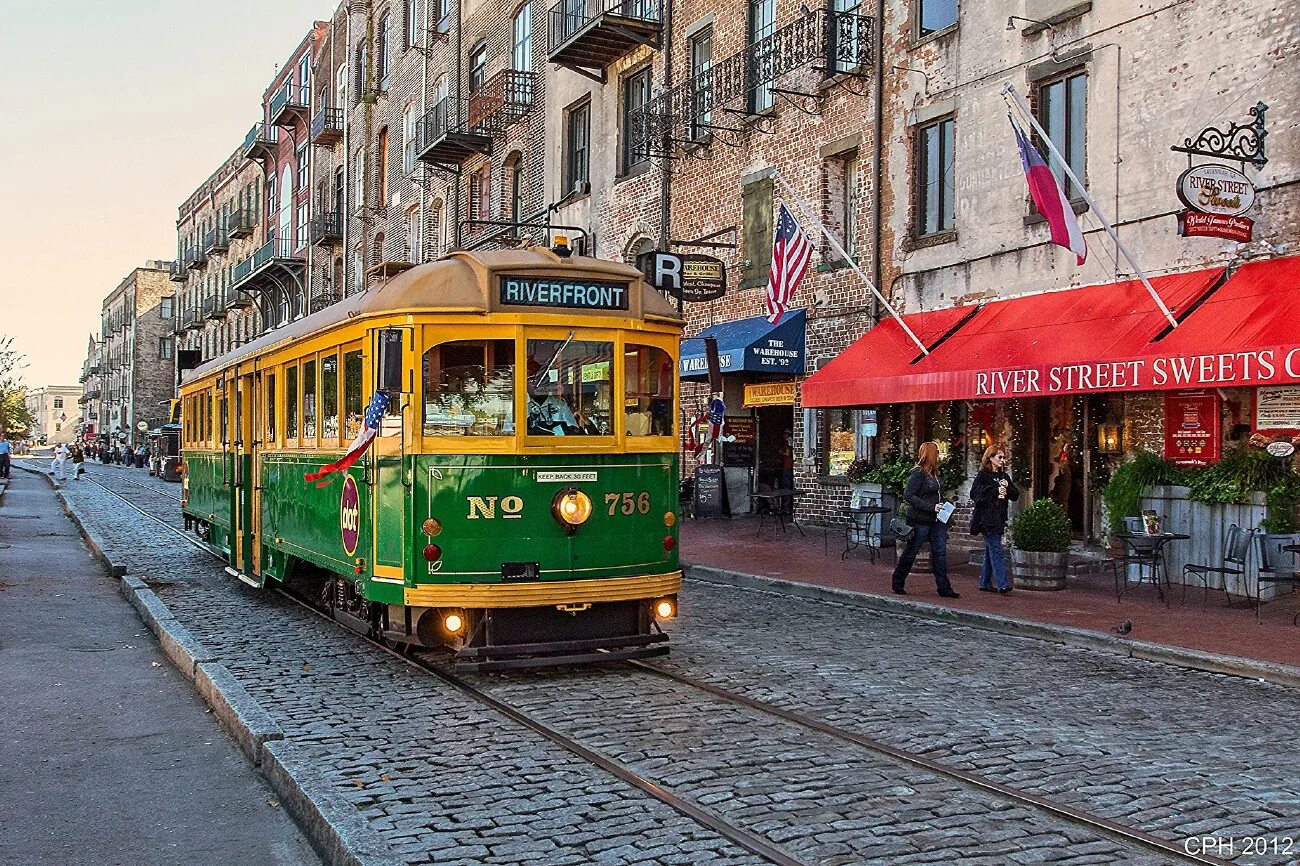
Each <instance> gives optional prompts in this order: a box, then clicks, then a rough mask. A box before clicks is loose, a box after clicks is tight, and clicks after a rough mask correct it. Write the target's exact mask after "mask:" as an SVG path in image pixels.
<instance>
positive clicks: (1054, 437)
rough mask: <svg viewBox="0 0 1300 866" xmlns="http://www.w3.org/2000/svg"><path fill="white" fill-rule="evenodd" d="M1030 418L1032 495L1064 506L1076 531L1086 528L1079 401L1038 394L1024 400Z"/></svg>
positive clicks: (1081, 425)
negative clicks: (1039, 395)
mask: <svg viewBox="0 0 1300 866" xmlns="http://www.w3.org/2000/svg"><path fill="white" fill-rule="evenodd" d="M1028 404H1029V412H1030V416H1031V419H1032V423H1031V429H1032V435H1031V444H1030V453H1031V455H1032V456H1031V470H1032V487H1033V492H1034V498H1035V499H1039V498H1042V497H1048V498H1050V499H1051V500H1052V501H1053V502H1055V503H1056V504H1057V505H1060V506H1061V507H1062V508H1064V509H1065V511H1066V513H1067V514H1069V515H1070V523H1071V525H1072V526H1073V527H1074V531H1075V533H1076V534H1082V533H1083V532H1084V530H1085V528H1086V526H1085V520H1084V514H1085V512H1086V510H1087V507H1088V497H1087V493H1086V490H1085V479H1084V473H1083V455H1084V448H1083V445H1084V442H1083V404H1082V401H1081V400H1080V399H1079V398H1076V397H1073V396H1065V397H1040V398H1035V399H1032V400H1029V401H1028Z"/></svg>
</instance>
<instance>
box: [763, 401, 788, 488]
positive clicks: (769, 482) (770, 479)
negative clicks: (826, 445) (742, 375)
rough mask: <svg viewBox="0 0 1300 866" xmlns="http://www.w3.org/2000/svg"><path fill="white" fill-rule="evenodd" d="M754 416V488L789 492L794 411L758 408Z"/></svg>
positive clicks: (766, 407)
mask: <svg viewBox="0 0 1300 866" xmlns="http://www.w3.org/2000/svg"><path fill="white" fill-rule="evenodd" d="M754 411H755V414H756V415H757V416H758V449H757V452H758V453H757V462H758V467H757V476H756V477H755V483H756V485H757V486H758V489H760V490H761V489H763V488H764V487H766V488H767V489H769V490H789V489H791V488H792V487H794V452H793V450H792V448H791V445H790V442H791V437H792V436H793V431H794V409H793V407H790V406H761V407H759V408H757V409H755V410H754Z"/></svg>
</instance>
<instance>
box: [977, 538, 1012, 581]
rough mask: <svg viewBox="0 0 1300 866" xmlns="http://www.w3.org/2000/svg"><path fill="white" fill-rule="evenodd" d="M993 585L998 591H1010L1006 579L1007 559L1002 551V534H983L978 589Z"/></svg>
mask: <svg viewBox="0 0 1300 866" xmlns="http://www.w3.org/2000/svg"><path fill="white" fill-rule="evenodd" d="M994 584H996V585H997V588H998V589H1010V588H1011V581H1010V580H1008V579H1007V557H1006V554H1005V553H1004V552H1003V550H1002V533H1000V532H986V533H984V567H983V568H981V569H980V589H988V588H989V587H990V586H993V585H994Z"/></svg>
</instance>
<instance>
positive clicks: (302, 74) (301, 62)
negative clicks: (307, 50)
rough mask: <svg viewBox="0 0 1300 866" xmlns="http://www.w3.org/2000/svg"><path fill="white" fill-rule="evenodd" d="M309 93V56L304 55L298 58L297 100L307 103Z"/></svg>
mask: <svg viewBox="0 0 1300 866" xmlns="http://www.w3.org/2000/svg"><path fill="white" fill-rule="evenodd" d="M309 93H311V56H310V55H307V54H304V55H303V56H302V57H299V58H298V98H299V99H301V100H302V101H303V102H306V101H307V95H308V94H309Z"/></svg>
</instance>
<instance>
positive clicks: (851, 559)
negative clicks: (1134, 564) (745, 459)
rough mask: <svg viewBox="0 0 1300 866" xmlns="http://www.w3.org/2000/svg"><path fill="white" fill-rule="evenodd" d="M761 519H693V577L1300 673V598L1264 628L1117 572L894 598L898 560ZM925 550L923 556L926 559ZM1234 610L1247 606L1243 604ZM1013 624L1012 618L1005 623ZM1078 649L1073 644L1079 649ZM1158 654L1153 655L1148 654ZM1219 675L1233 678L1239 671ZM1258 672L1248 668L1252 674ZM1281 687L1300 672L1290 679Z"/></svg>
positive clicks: (966, 573)
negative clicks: (999, 589) (1057, 584)
mask: <svg viewBox="0 0 1300 866" xmlns="http://www.w3.org/2000/svg"><path fill="white" fill-rule="evenodd" d="M757 529H758V520H757V518H736V519H732V520H685V521H683V522H682V528H681V551H682V554H681V555H682V561H683V563H684V564H688V565H689V566H692V567H698V568H696V569H695V572H694V573H695V575H696V576H701V577H705V576H708V575H709V574H711V573H712V574H714V575H715V576H717V575H719V574H726V573H730V574H737V573H738V576H745V575H752V576H757V577H759V578H771V579H775V580H777V581H789V582H790V583H793V584H797V585H803V586H807V587H819V588H824V589H828V590H832V591H847V592H850V593H854V594H857V595H858V596H859V597H860V598H861V599H863V600H864V601H868V602H871V603H872V604H873V606H881V607H887V608H889V609H893V610H899V611H901V612H908V613H914V614H917V615H920V616H930V617H937V618H943V619H950V620H957V621H963V622H966V623H967V624H970V625H977V626H985V627H990V628H994V629H996V630H999V631H1017V632H1022V633H1023V632H1025V631H1026V629H1024V628H1020V627H1019V626H1022V625H1032V626H1035V627H1036V628H1033V629H1031V631H1032V632H1033V633H1035V634H1036V635H1037V636H1042V637H1049V638H1053V639H1070V638H1073V637H1075V636H1077V634H1076V632H1078V631H1081V632H1086V633H1091V634H1092V635H1095V636H1096V637H1098V638H1100V639H1105V638H1106V636H1109V637H1110V638H1114V639H1115V640H1116V641H1117V642H1118V641H1126V642H1133V643H1134V646H1137V644H1138V643H1139V642H1141V643H1146V644H1155V645H1160V646H1163V647H1169V648H1175V649H1176V650H1191V651H1193V652H1192V653H1190V654H1187V655H1188V656H1189V658H1188V664H1189V666H1192V667H1202V666H1204V665H1201V664H1196V663H1194V662H1195V661H1196V660H1195V659H1192V658H1191V656H1195V655H1196V654H1197V653H1208V654H1212V655H1215V656H1232V657H1237V658H1241V659H1252V660H1255V661H1258V662H1264V663H1270V664H1273V665H1291V666H1300V627H1296V626H1293V625H1291V617H1292V616H1293V615H1294V614H1295V612H1296V610H1297V609H1300V593H1292V594H1291V595H1289V596H1286V597H1284V598H1281V599H1278V600H1277V601H1273V602H1268V603H1266V604H1265V605H1264V612H1263V623H1262V624H1260V625H1257V624H1256V622H1255V608H1254V604H1253V603H1251V604H1250V606H1249V607H1245V606H1242V607H1234V608H1227V607H1225V606H1224V602H1225V595H1224V594H1223V593H1222V592H1216V591H1214V590H1211V591H1210V598H1209V602H1208V603H1207V605H1206V607H1205V608H1204V609H1202V607H1201V599H1202V593H1203V590H1201V589H1200V588H1199V587H1190V586H1189V587H1188V590H1187V601H1186V603H1185V604H1184V603H1183V601H1182V587H1181V586H1178V585H1175V586H1174V588H1173V591H1172V594H1171V597H1170V605H1169V607H1165V605H1164V604H1163V603H1161V602H1160V601H1159V600H1158V599H1157V597H1156V593H1155V591H1154V590H1153V589H1152V588H1151V587H1150V586H1149V585H1144V586H1141V587H1138V588H1136V589H1134V590H1132V591H1131V592H1128V593H1126V594H1125V596H1124V601H1123V603H1122V604H1121V603H1118V602H1116V601H1115V589H1114V581H1113V579H1112V577H1111V576H1110V574H1109V573H1107V574H1105V575H1098V576H1086V577H1079V578H1075V577H1072V578H1071V579H1070V586H1069V588H1068V589H1066V590H1063V591H1061V592H1029V591H1025V590H1017V591H1016V592H1012V593H1010V594H1008V595H997V594H996V593H985V592H979V591H977V586H978V583H979V569H978V568H977V567H975V566H971V565H957V566H953V567H952V568H950V570H949V574H950V576H951V579H952V584H953V587H954V588H955V589H956V590H957V591H958V592H960V593H961V598H959V599H947V598H940V597H939V596H938V595H937V594H936V592H935V588H934V578H933V576H931V575H930V573H929V572H928V571H926V572H924V573H919V572H917V571H915V570H914V571H913V573H912V575H911V576H910V577H909V578H908V579H907V593H908V594H907V595H906V596H896V595H894V594H892V593H891V592H890V573H891V571H892V568H893V558H892V553H891V552H890V551H885V554H884V556H883V557H882V558H880V559H878V561H877V562H876V563H875V564H874V565H873V564H871V562H870V561H869V559H868V554H867V551H866V549H865V548H858V549H856V550H852V551H850V552H849V554H848V556H847V557H845V559H844V560H843V561H841V559H840V554H841V552H842V551H843V550H844V533H843V530H842V529H841V530H839V531H838V532H836V531H835V530H834V529H832V531H831V533H830V535H829V537H828V538H827V539H826V541H825V544H826V547H825V551H826V552H823V538H822V530H821V529H820V528H817V527H805V528H804V532H805V533H806V537H801V536H800V535H799V533H798V532H797V531H795V529H794V527H793V526H791V527H790V529H789V531H788V532H787V533H785V534H784V535H783V534H782V533H781V530H780V529H779V528H778V527H776V526H773V525H772V524H771V522H770V521H769V522H768V523H767V525H765V526H764V527H763V532H762V535H761V536H760V535H758V534H757ZM924 550H925V549H924V548H923V551H924ZM1236 603H1237V604H1239V605H1244V604H1245V602H1244V600H1242V599H1237V600H1236ZM1003 618H1005V619H1003ZM1126 620H1127V621H1129V622H1131V623H1132V631H1131V632H1130V633H1129V634H1128V635H1127V637H1125V638H1120V637H1119V636H1118V634H1117V633H1116V632H1114V631H1112V629H1113V628H1114V627H1115V626H1116V625H1118V624H1119V623H1121V622H1124V621H1126ZM1071 642H1075V641H1071ZM1147 654H1148V655H1150V653H1147ZM1166 655H1167V656H1168V658H1167V660H1170V661H1174V662H1175V663H1179V660H1178V658H1177V657H1178V655H1179V653H1178V652H1174V653H1172V655H1170V654H1166ZM1221 667H1225V668H1228V669H1231V668H1234V667H1235V665H1232V664H1228V665H1224V666H1221ZM1245 667H1246V672H1247V673H1250V671H1249V667H1250V666H1249V665H1247V666H1245ZM1286 674H1287V675H1286V676H1283V677H1282V679H1287V678H1289V676H1290V675H1292V674H1294V675H1297V676H1300V668H1297V669H1296V670H1295V671H1293V672H1286Z"/></svg>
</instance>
